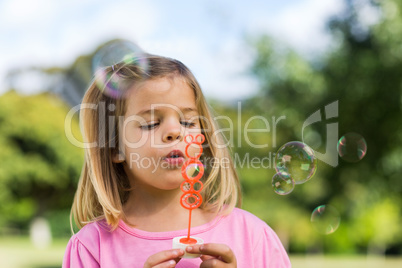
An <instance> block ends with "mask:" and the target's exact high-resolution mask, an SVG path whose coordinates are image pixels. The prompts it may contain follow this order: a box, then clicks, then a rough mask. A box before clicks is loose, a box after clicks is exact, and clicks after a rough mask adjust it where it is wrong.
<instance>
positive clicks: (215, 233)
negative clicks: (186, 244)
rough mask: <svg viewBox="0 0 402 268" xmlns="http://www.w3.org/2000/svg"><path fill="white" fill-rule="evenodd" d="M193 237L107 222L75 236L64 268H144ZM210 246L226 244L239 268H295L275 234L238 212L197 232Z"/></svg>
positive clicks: (188, 262) (185, 262)
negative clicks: (176, 239) (153, 258)
mask: <svg viewBox="0 0 402 268" xmlns="http://www.w3.org/2000/svg"><path fill="white" fill-rule="evenodd" d="M183 235H187V230H179V231H172V232H146V231H142V230H138V229H135V228H132V227H130V226H128V225H127V224H125V223H124V222H123V221H120V223H119V226H118V228H116V230H114V231H112V232H111V231H109V228H108V225H107V224H106V222H105V221H99V222H94V223H90V224H88V225H86V226H85V227H83V228H82V229H81V230H80V231H79V232H78V233H77V234H75V235H74V236H72V237H71V239H70V241H69V243H68V245H67V249H66V253H65V255H64V260H63V268H67V267H72V268H79V267H86V268H89V267H119V268H124V267H143V264H144V263H145V261H146V260H147V259H148V257H149V256H151V255H153V254H155V253H157V252H159V251H162V250H166V249H171V248H172V239H173V237H176V236H183ZM191 236H197V237H200V238H202V239H203V240H204V242H205V243H223V244H226V245H228V246H229V247H230V248H231V249H232V250H233V252H234V254H235V256H236V259H237V266H238V267H247V268H252V267H256V268H261V267H272V268H278V267H281V268H282V267H291V264H290V261H289V257H288V255H287V253H286V251H285V249H284V248H283V246H282V243H281V242H280V240H279V238H278V237H277V235H276V234H275V232H274V231H273V230H272V229H271V228H270V227H269V226H268V225H267V224H266V223H265V222H263V221H262V220H260V219H259V218H257V217H256V216H254V215H253V214H251V213H249V212H247V211H244V210H242V209H239V208H235V209H234V210H233V212H232V213H230V214H229V215H227V216H218V217H216V218H215V219H214V220H212V221H211V222H209V223H206V224H204V225H201V226H197V227H194V228H192V229H191ZM200 263H201V259H200V258H195V259H182V260H180V262H179V263H178V264H177V265H176V267H199V266H200Z"/></svg>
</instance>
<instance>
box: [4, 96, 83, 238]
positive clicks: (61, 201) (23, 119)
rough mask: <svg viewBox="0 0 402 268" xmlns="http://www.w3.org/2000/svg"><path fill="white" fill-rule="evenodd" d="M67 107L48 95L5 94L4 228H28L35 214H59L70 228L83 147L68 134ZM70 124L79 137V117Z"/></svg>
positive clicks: (64, 224) (63, 224) (61, 220)
mask: <svg viewBox="0 0 402 268" xmlns="http://www.w3.org/2000/svg"><path fill="white" fill-rule="evenodd" d="M67 111H68V106H66V105H65V104H64V103H63V102H62V101H61V100H60V99H59V98H57V97H56V96H54V95H51V94H49V93H43V94H40V95H32V96H22V95H18V94H17V93H16V92H15V91H9V92H8V93H6V94H4V95H3V96H1V98H0V148H1V150H0V159H1V165H0V188H1V192H0V215H1V217H0V227H7V226H8V227H12V228H15V227H17V228H20V229H25V228H27V226H28V224H29V222H30V220H31V219H32V218H33V217H35V216H46V217H47V218H49V217H50V218H52V213H56V214H57V215H58V216H57V217H59V216H60V215H62V217H63V219H60V222H63V221H65V223H64V222H63V223H61V225H62V226H64V227H66V228H67V229H66V228H65V229H64V232H66V230H67V231H68V230H69V229H68V212H69V209H70V207H71V203H72V199H73V196H74V193H75V188H76V184H77V181H78V178H79V172H80V169H81V166H82V163H83V151H82V150H81V149H79V148H76V147H74V146H73V145H72V144H71V143H70V142H69V141H68V140H67V138H66V134H65V130H64V120H65V117H66V114H67ZM71 127H72V132H73V133H74V134H75V136H76V137H77V138H78V139H79V137H80V135H79V130H78V121H77V120H76V118H75V119H74V120H73V123H72V126H71ZM61 212H62V213H61ZM57 217H53V218H52V219H55V220H57ZM54 227H55V228H59V227H60V226H58V224H57V225H55V226H54Z"/></svg>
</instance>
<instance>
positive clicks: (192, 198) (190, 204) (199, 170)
mask: <svg viewBox="0 0 402 268" xmlns="http://www.w3.org/2000/svg"><path fill="white" fill-rule="evenodd" d="M184 141H185V143H187V146H186V151H185V153H186V156H187V157H188V160H187V161H186V162H185V163H184V164H183V166H182V168H181V174H182V176H183V178H184V182H182V184H181V185H180V188H181V190H182V191H183V192H184V193H183V194H182V196H181V198H180V205H181V206H182V207H183V208H185V209H188V210H189V219H188V233H187V237H183V238H181V239H180V242H181V243H183V244H196V243H197V240H196V239H194V238H191V237H190V228H191V212H192V210H193V209H196V208H198V207H199V206H200V205H201V203H202V196H201V194H200V192H201V190H202V188H203V184H202V182H201V181H200V179H201V177H202V175H204V165H203V164H202V163H201V162H200V160H199V158H200V156H201V154H202V151H203V149H202V143H204V141H205V137H204V135H203V134H198V135H197V136H196V137H195V138H194V137H193V136H192V135H187V136H185V137H184ZM192 145H196V146H198V148H199V150H200V151H199V153H198V154H196V155H195V156H190V154H189V152H188V149H189V148H190V146H192ZM189 168H190V169H192V170H193V171H194V172H193V173H192V174H191V175H190V176H189V174H188V169H189Z"/></svg>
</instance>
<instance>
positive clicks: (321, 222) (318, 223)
mask: <svg viewBox="0 0 402 268" xmlns="http://www.w3.org/2000/svg"><path fill="white" fill-rule="evenodd" d="M340 222H341V217H340V215H339V212H338V211H337V210H336V208H334V207H333V206H331V205H321V206H318V207H317V208H316V209H314V211H313V213H312V214H311V223H312V224H313V225H314V227H315V229H316V230H317V231H318V232H319V233H321V234H332V233H333V232H335V231H336V230H337V229H338V227H339V224H340Z"/></svg>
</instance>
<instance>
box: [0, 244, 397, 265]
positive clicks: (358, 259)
mask: <svg viewBox="0 0 402 268" xmlns="http://www.w3.org/2000/svg"><path fill="white" fill-rule="evenodd" d="M67 242H68V240H66V239H58V240H54V241H53V243H52V246H51V247H50V248H47V249H35V248H34V247H33V246H32V244H31V243H30V241H29V238H28V237H0V264H1V265H0V266H1V267H2V268H3V267H4V268H56V267H61V263H62V260H63V254H64V250H65V247H66V245H67ZM290 260H291V262H292V267H293V268H338V267H342V268H378V267H384V268H385V267H386V268H399V267H402V256H399V257H397V258H395V257H394V258H390V257H386V258H382V257H378V256H369V257H367V256H324V255H291V256H290Z"/></svg>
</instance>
